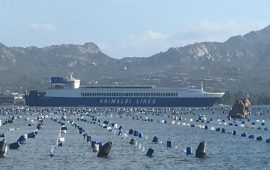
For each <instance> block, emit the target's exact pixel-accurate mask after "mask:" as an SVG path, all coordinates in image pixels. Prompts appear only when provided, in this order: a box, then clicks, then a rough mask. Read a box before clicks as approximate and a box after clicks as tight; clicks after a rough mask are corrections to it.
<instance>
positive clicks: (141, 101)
mask: <svg viewBox="0 0 270 170" xmlns="http://www.w3.org/2000/svg"><path fill="white" fill-rule="evenodd" d="M218 99H219V98H218V97H211V98H209V97H208V98H179V97H178V98H172V97H170V98H165V97H164V98H161V97H160V98H151V97H149V98H106V97H74V98H68V97H40V96H39V97H37V96H35V97H33V96H25V102H26V104H27V105H29V106H55V107H59V106H67V107H76V106H85V107H211V106H213V105H214V103H215V102H216V101H217V100H218Z"/></svg>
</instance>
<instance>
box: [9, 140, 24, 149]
mask: <svg viewBox="0 0 270 170" xmlns="http://www.w3.org/2000/svg"><path fill="white" fill-rule="evenodd" d="M20 146H21V144H20V142H18V141H17V142H14V143H11V144H9V149H18V148H19V147H20Z"/></svg>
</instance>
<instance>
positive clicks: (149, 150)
mask: <svg viewBox="0 0 270 170" xmlns="http://www.w3.org/2000/svg"><path fill="white" fill-rule="evenodd" d="M153 153H154V150H153V149H152V148H149V149H148V151H147V153H146V156H149V157H152V155H153Z"/></svg>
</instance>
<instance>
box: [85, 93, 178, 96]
mask: <svg viewBox="0 0 270 170" xmlns="http://www.w3.org/2000/svg"><path fill="white" fill-rule="evenodd" d="M81 96H101V97H106V96H125V97H126V96H151V97H152V96H177V93H81Z"/></svg>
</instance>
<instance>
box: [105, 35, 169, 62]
mask: <svg viewBox="0 0 270 170" xmlns="http://www.w3.org/2000/svg"><path fill="white" fill-rule="evenodd" d="M167 39H168V35H166V34H163V33H161V32H157V31H153V30H148V31H145V32H144V33H143V34H140V35H129V36H127V37H124V38H123V39H122V40H120V41H118V42H115V43H110V44H109V43H100V45H101V49H102V50H103V51H104V52H105V53H107V54H108V55H110V56H112V57H114V58H123V57H146V56H150V55H152V54H154V53H155V52H156V51H158V50H161V51H162V50H166V49H167V48H168V47H169V46H168V44H167Z"/></svg>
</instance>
